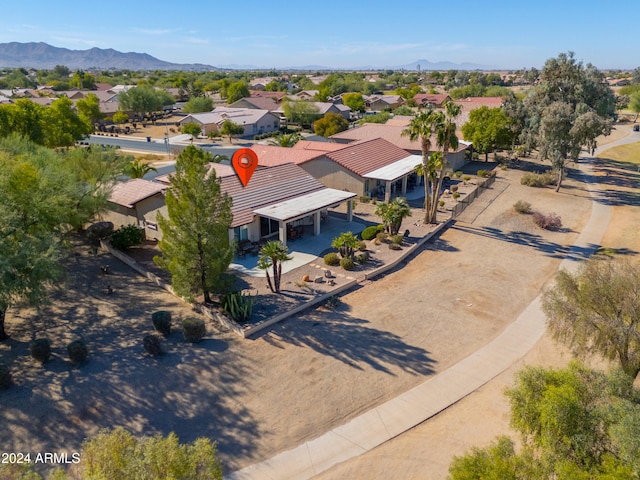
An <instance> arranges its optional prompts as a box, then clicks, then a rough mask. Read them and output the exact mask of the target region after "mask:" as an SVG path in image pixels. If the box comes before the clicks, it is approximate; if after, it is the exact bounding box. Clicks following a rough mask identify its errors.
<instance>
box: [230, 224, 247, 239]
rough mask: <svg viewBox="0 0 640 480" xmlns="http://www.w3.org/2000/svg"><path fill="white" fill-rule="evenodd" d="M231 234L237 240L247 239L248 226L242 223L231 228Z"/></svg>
mask: <svg viewBox="0 0 640 480" xmlns="http://www.w3.org/2000/svg"><path fill="white" fill-rule="evenodd" d="M233 236H234V237H235V239H236V240H237V241H239V242H242V241H243V240H249V227H247V226H246V225H242V226H240V227H235V228H234V229H233Z"/></svg>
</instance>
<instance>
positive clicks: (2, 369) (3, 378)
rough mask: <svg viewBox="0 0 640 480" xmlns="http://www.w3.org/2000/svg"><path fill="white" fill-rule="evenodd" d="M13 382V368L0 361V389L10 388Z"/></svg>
mask: <svg viewBox="0 0 640 480" xmlns="http://www.w3.org/2000/svg"><path fill="white" fill-rule="evenodd" d="M11 383H12V380H11V370H10V369H9V367H8V366H7V365H5V364H4V363H2V362H0V390H5V389H7V388H9V387H10V386H11Z"/></svg>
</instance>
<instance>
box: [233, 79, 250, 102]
mask: <svg viewBox="0 0 640 480" xmlns="http://www.w3.org/2000/svg"><path fill="white" fill-rule="evenodd" d="M250 96H251V93H250V92H249V87H248V85H247V84H246V83H245V82H242V81H240V82H235V83H232V84H231V85H229V88H228V89H227V103H233V102H235V101H237V100H240V99H241V98H245V97H250Z"/></svg>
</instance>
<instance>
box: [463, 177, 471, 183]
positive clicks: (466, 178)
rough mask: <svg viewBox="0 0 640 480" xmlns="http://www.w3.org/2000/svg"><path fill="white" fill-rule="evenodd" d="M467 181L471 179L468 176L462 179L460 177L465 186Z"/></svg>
mask: <svg viewBox="0 0 640 480" xmlns="http://www.w3.org/2000/svg"><path fill="white" fill-rule="evenodd" d="M469 180H471V177H470V176H469V175H465V176H464V177H462V181H463V182H464V183H465V185H466V184H467V182H468V181H469Z"/></svg>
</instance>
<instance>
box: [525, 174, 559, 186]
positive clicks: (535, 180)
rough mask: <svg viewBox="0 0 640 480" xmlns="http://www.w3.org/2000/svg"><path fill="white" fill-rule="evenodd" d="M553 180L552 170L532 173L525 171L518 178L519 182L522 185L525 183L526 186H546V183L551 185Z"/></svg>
mask: <svg viewBox="0 0 640 480" xmlns="http://www.w3.org/2000/svg"><path fill="white" fill-rule="evenodd" d="M554 182H555V175H554V174H553V172H545V173H533V172H528V173H525V174H524V175H523V176H522V178H521V179H520V183H521V184H522V185H526V186H527V187H546V186H547V185H551V184H553V183H554Z"/></svg>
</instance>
